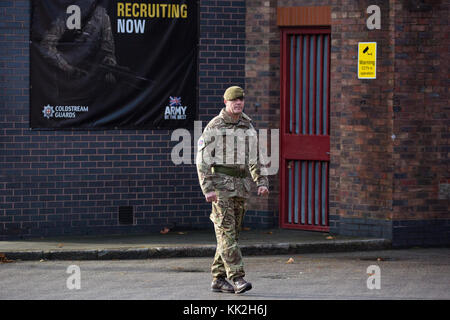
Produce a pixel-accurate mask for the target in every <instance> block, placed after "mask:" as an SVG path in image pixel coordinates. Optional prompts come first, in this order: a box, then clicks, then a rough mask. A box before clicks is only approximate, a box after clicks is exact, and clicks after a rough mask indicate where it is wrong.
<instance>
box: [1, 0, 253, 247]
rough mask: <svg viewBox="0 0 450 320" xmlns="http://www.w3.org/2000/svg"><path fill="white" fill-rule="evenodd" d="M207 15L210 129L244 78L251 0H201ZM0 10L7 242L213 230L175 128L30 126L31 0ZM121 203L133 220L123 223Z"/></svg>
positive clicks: (205, 114) (204, 78) (203, 111)
mask: <svg viewBox="0 0 450 320" xmlns="http://www.w3.org/2000/svg"><path fill="white" fill-rule="evenodd" d="M200 15H201V26H200V55H199V57H200V61H199V63H200V69H199V72H200V74H199V77H200V81H199V112H200V114H199V119H200V120H202V121H203V127H204V126H205V125H206V121H207V120H209V119H210V118H212V116H213V115H215V114H217V112H218V111H219V110H220V108H221V107H222V103H223V102H222V98H221V96H222V94H223V91H224V90H225V88H226V87H228V86H229V85H231V84H237V85H242V86H243V85H244V76H245V75H244V72H245V71H244V62H245V61H244V59H245V43H244V42H245V2H244V1H206V0H202V1H200ZM0 18H1V22H0V29H1V34H0V52H1V54H0V165H1V172H0V240H2V239H14V238H20V237H36V236H54V235H63V234H71V235H78V234H79V235H82V234H104V233H110V234H112V233H139V232H149V231H158V230H159V229H161V228H162V227H163V226H169V227H174V226H180V227H185V228H209V227H210V221H209V218H208V216H209V213H210V204H207V203H206V202H205V201H204V197H203V195H202V194H201V191H200V188H199V186H198V181H197V174H196V171H195V166H194V165H193V164H192V165H181V166H175V165H174V164H173V163H172V161H171V159H170V152H171V148H172V147H173V146H174V145H175V144H176V143H177V142H171V131H168V130H135V131H133V130H114V131H112V130H111V131H42V130H30V129H29V125H28V123H29V32H30V31H29V24H30V1H28V0H19V1H12V0H10V1H9V0H6V1H1V2H0ZM192 136H193V133H192ZM121 206H132V207H133V209H134V223H135V224H134V225H119V223H118V211H119V207H121ZM255 214H257V213H255Z"/></svg>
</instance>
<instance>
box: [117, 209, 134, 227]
mask: <svg viewBox="0 0 450 320" xmlns="http://www.w3.org/2000/svg"><path fill="white" fill-rule="evenodd" d="M133 220H134V219H133V207H131V206H124V207H119V224H133Z"/></svg>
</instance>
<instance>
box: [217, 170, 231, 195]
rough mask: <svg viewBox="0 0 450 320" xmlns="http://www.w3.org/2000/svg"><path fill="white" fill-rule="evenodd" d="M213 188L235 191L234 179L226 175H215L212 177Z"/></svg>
mask: <svg viewBox="0 0 450 320" xmlns="http://www.w3.org/2000/svg"><path fill="white" fill-rule="evenodd" d="M214 186H215V187H216V189H218V190H222V191H223V190H227V191H233V190H234V189H235V185H234V178H233V177H231V176H228V175H226V174H217V176H216V177H214Z"/></svg>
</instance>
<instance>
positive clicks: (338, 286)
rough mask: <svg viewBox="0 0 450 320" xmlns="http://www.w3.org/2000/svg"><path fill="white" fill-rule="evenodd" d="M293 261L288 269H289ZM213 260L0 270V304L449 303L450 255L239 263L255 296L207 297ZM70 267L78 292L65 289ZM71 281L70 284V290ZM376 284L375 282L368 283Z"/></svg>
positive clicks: (428, 251)
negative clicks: (103, 301)
mask: <svg viewBox="0 0 450 320" xmlns="http://www.w3.org/2000/svg"><path fill="white" fill-rule="evenodd" d="M290 258H292V259H293V261H292V263H287V262H288V260H289V259H290ZM211 262H212V257H211V258H169V259H147V260H108V261H42V262H39V261H16V262H12V263H0V279H1V286H0V299H2V300H16V299H24V300H35V299H44V300H46V299H50V300H53V299H68V300H85V299H88V300H97V299H108V300H109V299H113V300H115V299H125V300H128V299H132V300H143V299H151V300H160V299H176V300H197V299H202V300H222V299H225V300H247V299H251V300H265V299H270V300H278V299H282V300H290V299H318V300H320V299H339V300H340V299H344V300H354V299H362V300H366V299H450V290H449V289H450V249H448V248H416V249H407V250H384V251H366V252H342V253H326V254H325V253H324V254H317V253H316V254H302V255H278V256H249V257H244V262H245V264H246V272H247V276H246V279H247V280H248V281H251V282H252V283H253V289H252V290H251V291H248V292H246V293H244V294H241V295H235V294H225V293H213V292H210V289H209V286H210V282H211V278H210V274H209V268H210V264H211ZM70 265H77V266H78V267H79V268H80V269H79V270H80V281H79V284H80V289H76V288H75V289H68V287H67V280H68V278H69V277H71V280H73V279H74V278H73V277H74V276H75V274H69V273H67V272H66V271H67V268H68V267H69V266H70ZM371 265H376V266H378V267H379V275H380V278H379V279H380V289H372V290H371V289H368V287H367V282H368V278H369V277H374V276H378V274H377V272H375V271H373V270H372V271H370V270H369V273H371V274H372V275H369V274H368V270H367V268H368V267H369V266H371ZM70 283H71V284H76V283H77V282H76V281H72V282H70V281H69V284H70ZM370 283H371V284H376V282H375V281H370Z"/></svg>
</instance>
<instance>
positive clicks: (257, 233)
mask: <svg viewBox="0 0 450 320" xmlns="http://www.w3.org/2000/svg"><path fill="white" fill-rule="evenodd" d="M239 246H240V248H241V251H242V254H243V255H244V256H251V255H279V254H295V253H327V252H345V251H367V250H385V249H390V248H391V247H392V245H391V242H390V240H387V239H375V238H364V237H347V236H339V235H330V234H328V233H321V232H313V231H302V230H288V229H268V230H267V229H265V230H247V229H245V230H243V231H242V232H241V236H240V240H239ZM215 250H216V238H215V235H214V231H213V230H189V231H182V232H181V231H168V232H167V233H165V234H162V233H148V234H142V235H108V236H79V237H67V236H65V237H58V238H37V239H36V238H35V239H27V240H14V241H0V262H1V260H2V259H3V260H5V259H6V260H124V259H153V258H173V257H212V256H214V253H215Z"/></svg>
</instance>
